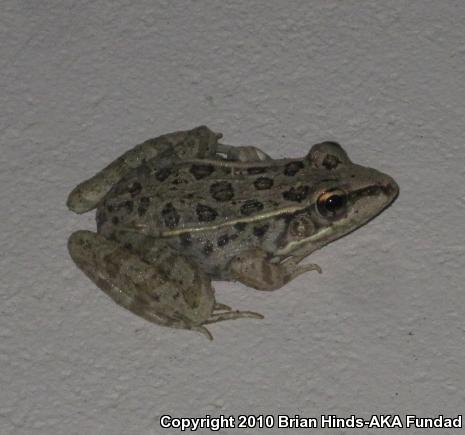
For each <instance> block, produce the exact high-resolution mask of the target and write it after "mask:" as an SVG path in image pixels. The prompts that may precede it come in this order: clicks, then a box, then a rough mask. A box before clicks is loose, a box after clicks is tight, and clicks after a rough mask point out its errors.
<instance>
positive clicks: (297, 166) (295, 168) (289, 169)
mask: <svg viewBox="0 0 465 435" xmlns="http://www.w3.org/2000/svg"><path fill="white" fill-rule="evenodd" d="M303 167H304V164H303V163H302V162H290V163H288V164H287V165H286V166H285V167H284V175H287V176H288V177H293V176H294V175H295V174H297V172H299V171H300V170H301V169H303Z"/></svg>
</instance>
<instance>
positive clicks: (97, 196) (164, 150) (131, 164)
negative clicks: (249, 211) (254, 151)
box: [66, 126, 222, 213]
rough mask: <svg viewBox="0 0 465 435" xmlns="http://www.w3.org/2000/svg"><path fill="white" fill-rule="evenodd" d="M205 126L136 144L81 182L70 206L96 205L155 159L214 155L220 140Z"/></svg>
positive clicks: (79, 209) (83, 208)
mask: <svg viewBox="0 0 465 435" xmlns="http://www.w3.org/2000/svg"><path fill="white" fill-rule="evenodd" d="M221 137H222V134H221V133H215V132H213V131H211V130H210V129H209V128H208V127H206V126H200V127H197V128H194V129H192V130H187V131H178V132H175V133H169V134H165V135H163V136H159V137H156V138H153V139H149V140H146V141H145V142H143V143H141V144H139V145H136V146H135V147H134V148H132V149H131V150H129V151H127V152H126V153H124V154H123V155H122V156H120V157H118V158H117V159H116V160H114V161H113V162H112V163H110V164H109V165H108V166H107V167H105V168H104V169H102V170H101V171H100V172H98V173H97V174H96V175H94V176H93V177H92V178H89V179H88V180H86V181H84V182H82V183H81V184H79V185H78V186H77V187H76V188H75V189H74V190H73V191H72V192H71V193H70V194H69V196H68V200H67V202H66V204H67V206H68V208H69V209H70V210H72V211H74V212H76V213H85V212H87V211H89V210H92V209H93V208H95V207H96V206H97V205H98V204H99V202H100V201H101V200H102V199H103V197H104V196H105V195H106V194H107V193H108V192H109V190H110V189H111V188H112V187H113V186H114V185H115V184H116V183H117V182H118V181H120V180H121V179H122V178H123V177H124V176H125V175H127V174H128V173H129V172H130V171H131V170H132V169H134V168H137V167H139V166H140V165H142V164H144V163H145V162H147V161H149V160H152V159H160V160H163V159H165V160H166V159H194V158H207V157H209V158H214V157H215V156H216V153H217V145H218V139H219V138H221Z"/></svg>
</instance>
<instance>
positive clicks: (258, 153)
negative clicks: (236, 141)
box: [217, 144, 271, 162]
mask: <svg viewBox="0 0 465 435" xmlns="http://www.w3.org/2000/svg"><path fill="white" fill-rule="evenodd" d="M217 150H218V152H219V153H223V154H225V155H226V158H227V159H228V160H234V161H239V162H261V161H264V160H271V157H270V156H269V155H268V154H266V153H265V152H263V151H262V150H261V149H259V148H257V147H254V146H237V147H236V146H233V145H225V144H218V145H217Z"/></svg>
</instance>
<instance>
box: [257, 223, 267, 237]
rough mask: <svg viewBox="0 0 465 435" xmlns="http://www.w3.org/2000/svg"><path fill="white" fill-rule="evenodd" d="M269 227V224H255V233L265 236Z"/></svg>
mask: <svg viewBox="0 0 465 435" xmlns="http://www.w3.org/2000/svg"><path fill="white" fill-rule="evenodd" d="M269 227H270V225H269V224H265V225H260V226H255V227H253V233H254V235H255V236H257V237H263V236H264V235H265V234H266V232H267V231H268V228H269Z"/></svg>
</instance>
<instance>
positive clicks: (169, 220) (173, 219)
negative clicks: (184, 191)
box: [161, 202, 179, 229]
mask: <svg viewBox="0 0 465 435" xmlns="http://www.w3.org/2000/svg"><path fill="white" fill-rule="evenodd" d="M161 216H162V218H163V222H164V223H165V226H167V227H168V228H171V229H173V228H176V227H177V226H178V223H179V214H178V212H177V211H176V209H175V208H174V206H173V204H172V203H171V202H169V203H168V204H166V205H165V206H164V207H163V210H162V211H161Z"/></svg>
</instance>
